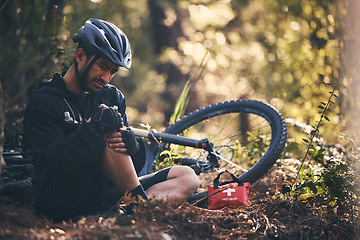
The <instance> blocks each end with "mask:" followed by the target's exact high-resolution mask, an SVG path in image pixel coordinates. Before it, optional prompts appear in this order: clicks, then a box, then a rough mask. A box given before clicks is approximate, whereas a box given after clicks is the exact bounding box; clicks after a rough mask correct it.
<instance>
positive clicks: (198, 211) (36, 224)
mask: <svg viewBox="0 0 360 240" xmlns="http://www.w3.org/2000/svg"><path fill="white" fill-rule="evenodd" d="M263 192H264V189H263V187H259V186H256V185H255V186H254V187H253V189H252V192H251V195H250V198H251V205H250V206H246V207H238V208H234V209H226V210H208V209H206V208H201V207H198V206H193V205H189V204H183V205H182V206H180V207H179V208H177V209H173V208H171V207H169V206H168V205H167V204H166V203H164V202H146V203H143V204H140V206H138V207H137V208H136V209H135V213H134V214H132V215H131V216H130V217H129V218H124V216H123V215H122V214H120V212H119V210H118V209H116V208H115V209H113V210H112V211H110V212H108V213H107V214H103V215H91V216H83V217H81V218H78V219H74V220H72V221H66V222H61V223H56V222H53V221H51V220H49V219H47V218H45V217H42V216H39V215H35V214H34V213H33V212H32V210H31V208H30V207H29V204H28V201H27V200H26V199H25V198H24V197H16V198H14V197H9V196H6V197H5V196H0V239H11V240H16V239H157V240H158V239H164V240H172V239H360V238H359V235H358V234H359V233H360V231H358V230H357V228H356V227H355V226H357V224H356V223H353V222H351V221H340V220H339V218H338V217H336V216H333V215H321V214H315V212H314V209H312V208H311V207H309V206H306V205H305V204H304V203H301V202H297V201H291V200H280V199H273V198H271V197H269V196H268V195H266V194H260V193H263Z"/></svg>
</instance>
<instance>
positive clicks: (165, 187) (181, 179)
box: [145, 166, 200, 204]
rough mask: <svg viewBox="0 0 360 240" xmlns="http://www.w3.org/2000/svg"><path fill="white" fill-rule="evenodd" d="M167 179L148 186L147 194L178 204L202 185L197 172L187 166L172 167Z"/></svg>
mask: <svg viewBox="0 0 360 240" xmlns="http://www.w3.org/2000/svg"><path fill="white" fill-rule="evenodd" d="M167 179H168V180H166V181H164V182H161V183H158V184H155V185H153V186H151V187H150V188H148V189H147V190H146V191H145V192H146V194H147V195H148V196H149V197H150V198H156V199H166V200H167V201H172V202H174V203H175V204H176V203H179V202H183V201H185V200H186V199H188V198H189V197H190V196H191V194H193V193H194V192H195V191H196V189H198V188H199V186H200V181H199V178H198V177H197V176H196V174H195V172H194V171H193V170H192V169H191V168H189V167H185V166H174V167H172V168H171V169H170V171H169V174H168V177H167Z"/></svg>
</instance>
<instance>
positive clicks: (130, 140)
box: [120, 128, 140, 156]
mask: <svg viewBox="0 0 360 240" xmlns="http://www.w3.org/2000/svg"><path fill="white" fill-rule="evenodd" d="M120 132H121V137H122V141H123V143H124V144H125V148H126V152H125V153H127V154H129V155H130V156H131V155H135V154H136V153H137V152H138V151H139V149H140V144H139V143H138V141H137V139H136V135H135V133H134V132H133V131H132V130H131V129H130V128H127V129H126V130H120Z"/></svg>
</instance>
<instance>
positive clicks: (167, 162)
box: [154, 149, 182, 171]
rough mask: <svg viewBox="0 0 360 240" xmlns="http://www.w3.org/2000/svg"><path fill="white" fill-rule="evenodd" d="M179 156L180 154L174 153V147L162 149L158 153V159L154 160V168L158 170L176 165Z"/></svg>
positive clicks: (179, 158)
mask: <svg viewBox="0 0 360 240" xmlns="http://www.w3.org/2000/svg"><path fill="white" fill-rule="evenodd" d="M181 158H182V156H181V155H179V154H178V153H176V152H175V150H174V149H170V150H164V151H162V152H161V153H160V157H159V159H157V160H156V161H155V164H154V170H155V171H159V170H161V169H164V168H168V167H172V166H175V165H178V164H177V163H178V162H179V160H181Z"/></svg>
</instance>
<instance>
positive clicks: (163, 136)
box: [131, 127, 219, 176]
mask: <svg viewBox="0 0 360 240" xmlns="http://www.w3.org/2000/svg"><path fill="white" fill-rule="evenodd" d="M131 130H132V131H133V132H134V133H135V135H136V136H138V137H144V138H147V139H149V140H150V141H151V142H153V144H152V145H150V146H149V147H148V148H147V149H146V162H145V166H144V168H143V169H142V171H141V172H140V176H142V175H145V174H149V173H151V172H152V167H153V164H154V161H155V159H156V158H157V156H158V155H159V153H160V150H161V147H162V146H164V145H163V143H173V144H177V145H180V146H187V147H192V148H198V149H204V150H206V151H207V152H208V153H209V154H208V156H207V159H208V161H209V163H210V164H206V165H204V164H202V166H201V169H202V170H200V168H199V167H198V166H197V167H195V166H194V167H195V168H193V169H194V171H195V172H196V173H197V174H200V172H201V171H205V169H213V168H214V167H218V166H219V162H218V157H217V156H216V154H214V151H213V144H212V143H210V142H209V140H208V139H207V138H204V139H201V140H196V139H191V138H187V137H183V136H179V135H174V134H169V133H158V132H155V131H154V130H144V129H139V128H134V127H131ZM180 161H181V163H182V165H188V166H193V165H195V164H196V161H197V160H194V159H188V158H182V159H181V160H180Z"/></svg>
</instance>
